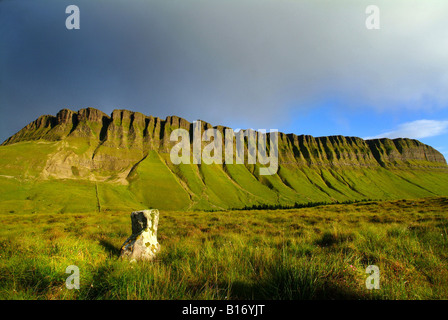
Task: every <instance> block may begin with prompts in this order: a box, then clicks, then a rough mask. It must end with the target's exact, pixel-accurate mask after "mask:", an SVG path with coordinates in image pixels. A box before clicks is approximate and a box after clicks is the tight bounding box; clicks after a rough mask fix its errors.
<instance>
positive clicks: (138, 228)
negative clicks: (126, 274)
mask: <svg viewBox="0 0 448 320" xmlns="http://www.w3.org/2000/svg"><path fill="white" fill-rule="evenodd" d="M131 222H132V235H131V236H130V237H129V238H128V239H127V240H126V241H125V242H124V243H123V245H122V246H121V254H120V257H121V258H128V259H130V260H131V261H133V260H153V259H154V257H155V256H156V254H157V252H159V250H160V244H159V243H158V242H157V226H158V224H159V210H157V209H151V210H142V211H134V212H132V213H131Z"/></svg>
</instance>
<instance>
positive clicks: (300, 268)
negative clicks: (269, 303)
mask: <svg viewBox="0 0 448 320" xmlns="http://www.w3.org/2000/svg"><path fill="white" fill-rule="evenodd" d="M75 201H76V200H75ZM447 208H448V198H446V197H437V198H426V199H418V200H395V201H384V202H361V203H355V204H348V205H327V206H319V207H314V208H303V209H289V210H247V211H219V212H218V211H217V212H199V211H197V212H194V211H193V212H167V211H161V212H160V222H159V231H158V238H159V242H160V244H161V246H162V250H161V252H160V253H159V255H158V257H157V259H156V260H155V261H153V262H150V263H148V262H146V263H142V262H138V263H129V262H128V261H126V260H120V258H119V250H120V246H121V244H122V243H123V242H124V241H125V240H126V238H127V237H128V236H129V235H130V233H131V223H130V212H114V211H109V212H107V213H104V212H102V213H97V212H95V213H82V214H69V213H60V214H31V213H28V214H21V213H19V212H14V213H4V214H1V215H0V221H1V227H0V298H1V299H448V250H447V248H448V239H447V237H448V219H447ZM69 265H76V266H78V267H79V270H80V289H79V290H76V289H73V290H69V289H67V288H66V285H65V280H66V278H67V277H68V276H69V275H68V274H66V273H65V269H66V267H67V266H69ZM369 265H377V266H378V267H379V269H380V289H379V290H368V289H367V288H366V285H365V281H366V278H367V277H368V274H366V273H365V269H366V267H367V266H369Z"/></svg>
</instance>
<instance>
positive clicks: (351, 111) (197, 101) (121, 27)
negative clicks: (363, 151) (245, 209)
mask: <svg viewBox="0 0 448 320" xmlns="http://www.w3.org/2000/svg"><path fill="white" fill-rule="evenodd" d="M71 4H75V5H77V6H78V7H79V8H80V11H81V29H80V30H67V29H66V27H65V19H66V17H67V16H68V14H66V13H65V8H66V7H67V6H68V5H71ZM369 4H371V3H370V1H363V0H356V1H355V0H353V1H352V0H340V1H329V0H328V1H323V0H322V1H305V0H225V1H224V0H202V1H201V0H170V1H168V0H157V1H154V0H152V1H151V0H148V1H143V0H126V1H125V0H121V1H119V0H107V1H106V0H89V1H65V0H52V1H51V0H38V1H37V0H2V1H0V140H2V141H3V140H4V139H6V138H7V137H9V136H10V135H12V134H14V133H15V132H16V131H18V130H19V129H21V128H22V127H23V126H25V125H26V124H28V123H29V122H31V121H32V120H34V119H36V118H37V117H38V116H40V115H42V114H56V113H57V111H58V110H60V109H62V108H70V109H72V110H78V109H81V108H85V107H95V108H98V109H101V110H102V111H104V112H106V113H111V111H112V110H113V109H116V108H120V109H121V108H124V109H129V110H133V111H140V112H142V113H144V114H147V115H154V116H159V117H162V118H164V117H166V116H168V115H178V116H181V117H184V118H186V119H187V120H189V121H193V120H195V119H203V120H206V121H208V122H210V123H212V124H214V125H216V124H223V125H228V126H231V127H233V128H248V127H252V128H255V129H258V128H266V129H271V128H272V129H279V130H280V131H285V132H295V133H297V134H302V133H306V134H313V135H316V136H319V135H329V134H344V135H354V136H361V137H373V136H388V137H395V136H402V135H406V136H408V137H411V138H412V137H413V138H418V139H423V140H422V141H424V142H427V143H431V144H432V145H433V146H435V147H438V148H439V149H440V150H441V151H442V152H446V151H448V145H446V142H444V141H446V140H447V139H446V131H447V128H448V121H447V120H448V112H447V109H448V90H447V85H448V76H447V74H448V63H447V59H446V57H447V56H448V45H447V39H448V32H447V31H448V20H447V19H446V17H447V16H448V3H447V2H445V1H436V0H434V1H413V0H409V1H402V0H396V1H384V0H383V1H376V2H375V4H376V5H378V6H379V8H380V9H381V29H380V30H367V29H366V28H365V19H366V13H365V8H366V6H367V5H369ZM424 139H429V140H424ZM431 139H432V140H431Z"/></svg>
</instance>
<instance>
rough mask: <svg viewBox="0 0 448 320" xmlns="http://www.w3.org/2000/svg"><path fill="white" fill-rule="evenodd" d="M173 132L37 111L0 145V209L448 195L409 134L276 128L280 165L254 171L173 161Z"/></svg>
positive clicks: (131, 117) (431, 153)
mask: <svg viewBox="0 0 448 320" xmlns="http://www.w3.org/2000/svg"><path fill="white" fill-rule="evenodd" d="M176 128H184V129H187V130H190V132H192V124H190V123H189V122H188V121H186V120H184V119H181V118H178V117H174V116H173V117H167V118H166V119H165V120H161V119H159V118H154V117H152V116H145V115H143V114H141V113H137V112H131V111H127V110H115V111H114V112H113V113H112V115H111V116H108V115H106V114H104V113H103V112H101V111H99V110H96V109H92V108H88V109H82V110H79V111H78V112H74V111H71V110H67V109H64V110H61V111H60V112H59V113H58V114H57V115H56V116H48V115H46V116H42V117H40V118H38V119H37V120H35V121H33V122H32V123H30V124H29V125H27V126H26V127H25V128H23V129H22V130H21V131H19V132H18V133H16V134H15V135H13V136H12V137H11V138H9V139H7V140H6V141H5V142H4V143H3V144H2V145H1V146H0V210H1V211H3V212H9V211H17V212H90V211H112V210H136V209H141V208H148V207H153V208H159V209H169V210H195V209H197V210H210V209H212V210H220V209H227V208H242V207H245V206H253V205H259V204H270V205H291V204H294V203H296V202H297V203H308V202H320V201H325V202H332V201H346V200H362V199H399V198H420V197H428V196H438V195H448V167H447V164H446V161H445V159H444V157H443V156H442V155H441V154H440V153H439V152H438V151H437V150H435V149H433V148H432V147H430V146H427V145H425V144H423V143H421V142H419V141H417V140H411V139H394V140H390V139H376V140H367V141H365V140H363V139H361V138H356V137H343V136H331V137H319V138H314V137H312V136H306V135H302V136H297V135H294V134H283V133H279V169H278V171H277V173H276V174H275V175H272V176H260V175H259V173H258V171H259V170H258V169H259V166H258V165H247V164H244V165H243V164H238V165H237V164H223V165H205V164H202V165H196V164H181V165H174V164H172V163H171V161H170V157H169V151H170V150H171V147H172V146H173V145H174V144H176V143H177V142H171V141H170V133H171V132H172V130H174V129H176ZM206 128H212V126H211V125H210V124H208V123H205V122H203V123H202V130H204V129H206ZM219 129H220V130H222V129H223V128H222V127H219ZM206 144H208V143H207V142H203V145H202V146H204V145H206ZM246 154H247V141H246Z"/></svg>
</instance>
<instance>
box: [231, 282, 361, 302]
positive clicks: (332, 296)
mask: <svg viewBox="0 0 448 320" xmlns="http://www.w3.org/2000/svg"><path fill="white" fill-rule="evenodd" d="M272 280H274V279H270V280H269V279H267V280H265V281H262V282H261V283H256V284H251V283H247V282H242V281H236V282H233V283H232V287H231V289H230V296H231V298H232V299H236V300H239V299H254V300H359V299H366V297H365V296H362V295H360V294H359V293H358V292H356V291H354V290H351V289H349V288H345V287H341V286H338V285H337V284H333V283H331V282H328V283H325V284H316V285H315V286H314V287H313V288H310V287H308V286H305V287H303V288H300V287H294V286H289V285H285V284H284V283H278V284H274V283H273V281H272Z"/></svg>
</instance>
